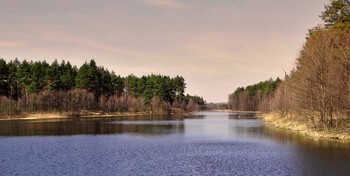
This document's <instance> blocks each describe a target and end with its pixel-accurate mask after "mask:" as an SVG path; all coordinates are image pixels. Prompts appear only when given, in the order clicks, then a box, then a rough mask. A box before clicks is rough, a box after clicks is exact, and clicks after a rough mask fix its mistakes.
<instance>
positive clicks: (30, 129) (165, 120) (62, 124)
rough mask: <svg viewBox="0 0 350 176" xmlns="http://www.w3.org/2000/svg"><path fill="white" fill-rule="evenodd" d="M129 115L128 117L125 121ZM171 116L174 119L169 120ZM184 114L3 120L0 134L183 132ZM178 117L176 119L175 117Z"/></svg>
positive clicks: (49, 134) (48, 134) (153, 133)
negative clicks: (182, 115)
mask: <svg viewBox="0 0 350 176" xmlns="http://www.w3.org/2000/svg"><path fill="white" fill-rule="evenodd" d="M126 119H128V121H126ZM169 119H173V120H172V121H170V120H169ZM181 119H183V117H178V116H173V117H170V116H153V117H151V116H144V117H141V116H140V117H110V118H88V119H60V120H58V119H55V120H12V121H1V122H0V136H37V135H38V136H53V135H58V136H61V135H80V134H88V135H96V134H124V133H128V134H141V135H167V134H174V133H183V131H184V130H183V123H182V121H181ZM174 120H175V121H174Z"/></svg>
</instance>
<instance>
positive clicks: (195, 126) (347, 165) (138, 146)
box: [0, 112, 350, 175]
mask: <svg viewBox="0 0 350 176" xmlns="http://www.w3.org/2000/svg"><path fill="white" fill-rule="evenodd" d="M254 117H255V114H251V113H250V114H244V113H227V112H222V113H221V112H220V113H217V112H201V113H198V114H197V115H196V116H186V117H170V116H158V117H153V118H150V117H138V118H135V119H134V120H132V121H131V120H127V118H117V117H116V118H105V119H100V118H96V119H91V118H90V119H75V120H44V121H42V120H41V121H40V120H28V121H23V120H22V121H0V175H349V173H350V147H349V145H348V144H342V143H337V142H334V141H324V140H313V139H310V138H306V137H301V136H298V135H295V134H292V133H289V132H286V131H281V130H276V129H273V128H268V127H264V124H263V122H262V121H261V120H260V119H255V118H254ZM151 119H154V120H151ZM171 119H174V120H171Z"/></svg>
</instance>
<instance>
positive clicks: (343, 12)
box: [320, 0, 350, 27]
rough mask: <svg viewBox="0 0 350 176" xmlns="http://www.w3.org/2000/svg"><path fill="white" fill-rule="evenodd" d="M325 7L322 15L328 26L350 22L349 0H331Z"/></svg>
mask: <svg viewBox="0 0 350 176" xmlns="http://www.w3.org/2000/svg"><path fill="white" fill-rule="evenodd" d="M325 9H326V10H325V11H324V12H322V14H321V15H320V17H321V18H322V20H323V21H324V22H325V25H326V27H330V26H334V25H335V24H343V23H349V22H350V2H349V0H331V1H330V4H328V5H325Z"/></svg>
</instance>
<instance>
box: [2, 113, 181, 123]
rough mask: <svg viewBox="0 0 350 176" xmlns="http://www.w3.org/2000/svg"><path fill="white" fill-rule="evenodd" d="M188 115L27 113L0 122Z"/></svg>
mask: <svg viewBox="0 0 350 176" xmlns="http://www.w3.org/2000/svg"><path fill="white" fill-rule="evenodd" d="M178 114H187V113H170V114H168V113H151V112H116V113H96V112H90V113H87V114H82V115H79V116H75V115H64V114H60V113H25V114H20V115H15V116H13V117H0V121H6V120H47V119H75V118H108V117H136V116H158V115H178Z"/></svg>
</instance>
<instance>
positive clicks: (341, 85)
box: [230, 0, 350, 129]
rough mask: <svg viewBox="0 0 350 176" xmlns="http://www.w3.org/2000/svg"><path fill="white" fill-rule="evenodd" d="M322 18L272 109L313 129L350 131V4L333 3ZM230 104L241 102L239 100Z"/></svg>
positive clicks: (276, 93)
mask: <svg viewBox="0 0 350 176" xmlns="http://www.w3.org/2000/svg"><path fill="white" fill-rule="evenodd" d="M320 17H321V18H322V19H323V20H324V25H319V26H317V27H314V28H313V29H311V30H309V34H308V35H307V38H306V43H305V44H304V46H303V48H302V50H301V52H300V55H299V57H298V58H297V59H296V67H295V68H294V69H293V70H292V71H291V73H289V75H286V77H285V79H284V80H283V81H282V82H281V83H280V84H279V85H278V88H277V89H275V91H273V94H272V95H273V96H272V99H271V104H270V105H271V106H270V108H271V110H272V111H275V112H279V113H280V114H281V117H284V118H291V119H292V120H297V121H301V122H304V123H306V124H307V125H309V126H312V127H318V128H327V129H329V128H334V127H343V128H346V129H348V128H349V124H350V123H349V122H350V121H349V120H350V2H349V1H348V0H331V1H330V4H329V5H326V6H325V11H324V12H322V14H321V16H320ZM247 94H248V95H249V93H247ZM234 97H236V96H234V95H231V96H230V99H231V98H234ZM231 101H232V102H233V104H235V103H240V99H233V100H231ZM240 104H241V103H240ZM233 107H234V108H236V107H235V106H234V105H233ZM239 110H246V109H245V108H241V109H239Z"/></svg>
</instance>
